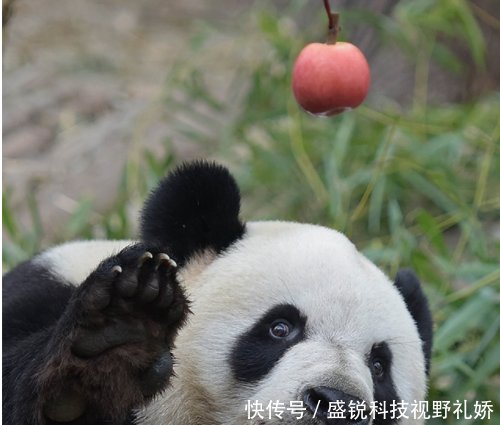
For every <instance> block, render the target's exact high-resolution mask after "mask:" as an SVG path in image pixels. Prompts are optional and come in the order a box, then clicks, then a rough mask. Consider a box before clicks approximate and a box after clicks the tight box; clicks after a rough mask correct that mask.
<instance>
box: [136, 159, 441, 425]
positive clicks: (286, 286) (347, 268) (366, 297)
mask: <svg viewBox="0 0 500 425" xmlns="http://www.w3.org/2000/svg"><path fill="white" fill-rule="evenodd" d="M239 205H240V199H239V191H238V188H237V186H236V184H235V182H234V180H233V178H232V177H231V176H230V174H229V173H228V172H227V170H226V169H224V168H222V167H220V166H218V165H215V164H210V163H205V162H197V163H194V164H191V165H186V166H183V167H181V168H180V169H178V170H177V171H174V172H173V173H172V174H171V175H170V176H168V177H167V178H166V179H165V180H164V181H162V182H161V183H160V185H159V187H158V188H157V189H156V190H155V191H154V192H153V193H152V195H151V197H150V198H149V200H148V201H147V202H146V206H145V209H144V211H143V221H142V238H143V239H144V240H145V241H146V242H148V243H154V244H159V245H161V246H162V247H164V248H165V249H167V250H168V251H169V253H170V254H171V255H172V256H173V257H174V258H175V259H176V260H177V261H178V262H179V263H180V264H181V274H180V278H181V282H182V283H183V285H184V286H185V289H186V291H187V293H188V295H189V298H190V299H191V310H192V312H193V314H192V315H191V317H190V319H189V321H188V324H187V325H186V326H185V328H184V329H183V330H181V332H180V334H179V336H178V339H177V342H176V346H177V348H176V350H175V353H174V354H175V357H176V359H177V369H176V375H177V376H176V378H175V379H174V380H173V385H172V387H171V388H170V389H169V390H168V391H167V393H166V394H165V395H164V396H163V397H160V398H159V399H158V400H156V402H155V403H153V404H152V406H151V407H150V408H149V409H148V410H146V412H145V413H144V415H145V416H146V417H149V418H162V419H161V421H163V422H161V423H165V418H167V419H168V420H167V423H170V422H171V423H187V424H195V423H203V424H242V423H252V424H255V425H257V424H258V425H262V424H274V423H276V424H291V423H296V422H297V415H294V414H293V412H292V411H291V410H290V409H289V407H290V402H293V403H297V404H298V405H299V406H301V407H303V408H305V413H304V416H303V418H302V420H301V421H299V423H306V424H311V425H312V424H323V423H331V424H357V425H367V424H391V423H396V421H392V420H391V419H389V418H386V419H384V418H383V417H380V416H379V417H376V418H375V420H373V419H370V417H368V418H367V419H366V420H364V421H363V420H357V419H354V418H352V417H351V418H350V417H349V411H348V407H347V406H348V405H349V404H350V403H354V404H359V405H360V406H363V405H364V406H367V407H369V406H370V404H371V403H373V402H386V405H387V407H388V408H389V406H390V404H391V403H393V402H403V401H404V402H413V401H415V400H424V398H425V395H426V380H427V373H428V369H429V363H430V348H431V342H432V329H431V328H432V322H431V317H430V313H429V309H428V306H427V301H426V299H425V296H424V295H423V292H422V290H421V287H420V284H419V282H418V280H417V278H416V277H415V276H414V274H413V273H412V272H411V271H409V270H403V271H400V272H399V273H398V274H397V276H396V279H395V281H390V280H389V279H388V278H387V277H386V276H385V275H384V274H383V273H382V272H381V271H380V270H379V269H378V268H377V267H376V266H375V265H374V264H372V263H371V262H370V261H369V260H367V259H366V258H365V257H364V256H363V255H362V254H360V253H359V252H358V251H357V250H356V248H355V246H354V245H353V244H352V243H351V242H350V241H349V240H348V239H347V238H346V237H345V236H343V235H342V234H341V233H339V232H337V231H334V230H331V229H328V228H325V227H320V226H315V225H309V224H299V223H293V222H279V221H271V222H249V223H246V224H243V223H242V222H241V221H240V219H239ZM255 402H259V403H261V404H262V406H263V407H264V408H265V407H266V406H267V405H268V404H269V402H273V403H278V404H276V405H275V406H278V411H280V409H281V407H280V406H284V407H285V410H284V412H282V415H281V418H280V417H278V416H276V415H275V413H276V410H273V411H271V412H272V414H271V418H270V417H269V412H270V411H269V410H266V411H264V412H261V415H255V417H254V419H249V416H252V414H254V413H255V411H254V412H249V411H248V409H249V407H251V406H256V405H255V404H253V405H252V404H250V403H255ZM331 402H334V403H340V404H341V405H343V406H345V414H344V416H345V417H346V419H345V420H344V421H343V422H342V421H341V420H338V419H337V420H335V419H331V418H329V417H328V416H329V415H328V410H329V407H330V406H329V403H331ZM280 403H281V404H280ZM313 415H314V416H315V418H313ZM260 416H263V418H261V417H260ZM151 421H152V422H151V423H160V422H155V420H154V419H151ZM169 421H170V422H169ZM398 423H404V419H401V420H399V421H398ZM412 423H415V421H413V422H412Z"/></svg>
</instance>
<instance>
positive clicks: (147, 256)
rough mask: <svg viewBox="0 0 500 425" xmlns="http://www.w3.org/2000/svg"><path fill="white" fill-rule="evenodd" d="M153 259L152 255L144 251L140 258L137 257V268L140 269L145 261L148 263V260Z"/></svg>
mask: <svg viewBox="0 0 500 425" xmlns="http://www.w3.org/2000/svg"><path fill="white" fill-rule="evenodd" d="M152 259H153V254H151V253H150V252H149V251H145V252H144V254H142V255H141V256H140V257H139V260H138V266H139V267H142V265H143V264H144V263H145V262H146V261H149V260H152Z"/></svg>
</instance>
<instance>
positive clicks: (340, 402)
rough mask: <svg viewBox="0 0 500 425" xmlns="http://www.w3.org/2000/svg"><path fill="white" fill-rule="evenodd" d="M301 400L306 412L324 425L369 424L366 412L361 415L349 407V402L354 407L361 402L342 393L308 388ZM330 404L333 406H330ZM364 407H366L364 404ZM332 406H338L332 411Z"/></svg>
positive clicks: (333, 390)
mask: <svg viewBox="0 0 500 425" xmlns="http://www.w3.org/2000/svg"><path fill="white" fill-rule="evenodd" d="M302 399H303V401H304V404H305V407H306V408H307V410H309V411H310V412H311V413H312V414H313V415H314V416H315V417H316V418H317V419H319V420H320V421H321V422H323V423H325V424H329V425H368V423H369V422H370V417H369V415H368V414H367V411H365V414H364V415H362V414H358V411H359V410H356V409H355V408H354V409H351V408H350V407H349V406H350V403H351V402H352V403H354V405H358V404H361V403H363V402H362V401H361V400H360V399H359V398H357V397H354V396H352V395H349V394H346V393H344V392H343V391H340V390H336V389H334V388H329V387H315V388H309V389H307V390H306V391H305V392H304V395H303V398H302ZM330 403H335V404H334V405H331V404H330ZM352 403H351V405H352ZM364 405H365V406H366V403H364ZM334 406H338V408H336V409H334V408H333V407H334ZM358 409H359V408H358ZM336 413H338V414H336Z"/></svg>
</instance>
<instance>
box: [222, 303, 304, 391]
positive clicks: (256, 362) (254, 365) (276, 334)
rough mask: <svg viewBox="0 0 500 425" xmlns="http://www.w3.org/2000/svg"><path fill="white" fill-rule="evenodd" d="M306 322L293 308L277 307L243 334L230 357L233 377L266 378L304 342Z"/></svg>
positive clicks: (292, 306)
mask: <svg viewBox="0 0 500 425" xmlns="http://www.w3.org/2000/svg"><path fill="white" fill-rule="evenodd" d="M305 325H306V318H305V317H304V316H303V315H302V314H301V313H300V311H299V310H298V309H297V307H295V306H294V305H292V304H278V305H275V306H274V307H272V308H270V309H269V310H268V311H267V313H265V314H264V315H263V316H262V317H260V318H258V317H257V318H256V321H255V323H254V324H253V325H252V326H251V327H250V328H249V329H247V330H246V331H245V332H243V333H242V334H241V335H240V336H239V337H238V338H237V340H236V343H235V345H234V346H233V349H232V351H231V354H230V356H229V359H228V360H229V363H230V365H231V369H232V372H233V375H234V377H235V378H236V379H237V380H238V381H242V382H255V381H258V380H259V379H261V378H263V377H264V376H266V375H267V374H268V373H269V372H270V371H271V369H272V368H273V367H274V365H275V364H276V363H277V362H278V361H279V360H280V359H281V357H283V356H284V355H285V353H286V351H287V350H288V349H289V348H290V347H292V346H294V345H295V344H298V343H299V342H300V341H302V340H303V339H304V338H305Z"/></svg>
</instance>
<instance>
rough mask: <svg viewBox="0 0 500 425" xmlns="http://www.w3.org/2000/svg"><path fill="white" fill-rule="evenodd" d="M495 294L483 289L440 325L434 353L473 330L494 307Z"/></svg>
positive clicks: (488, 289) (490, 290)
mask: <svg viewBox="0 0 500 425" xmlns="http://www.w3.org/2000/svg"><path fill="white" fill-rule="evenodd" d="M494 295H495V292H494V291H493V290H492V289H491V288H483V289H482V290H481V291H480V292H478V294H477V295H475V296H474V297H473V298H471V299H469V300H467V301H466V302H465V304H464V305H463V306H462V307H461V308H460V309H459V310H457V311H456V312H455V314H454V315H452V316H450V317H449V318H448V319H447V320H446V321H445V322H444V323H442V324H441V325H440V326H439V328H438V330H437V331H436V335H435V344H434V349H435V351H445V350H447V349H449V348H450V346H451V345H452V344H454V343H456V342H458V341H459V340H460V339H461V338H463V337H464V335H466V333H467V331H468V330H470V329H473V328H475V327H476V326H477V325H478V324H479V323H481V321H482V320H483V318H484V317H485V315H486V314H487V313H488V311H489V310H490V309H491V308H492V307H493V306H494V305H495V297H494Z"/></svg>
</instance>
